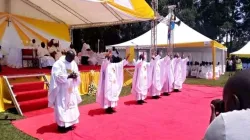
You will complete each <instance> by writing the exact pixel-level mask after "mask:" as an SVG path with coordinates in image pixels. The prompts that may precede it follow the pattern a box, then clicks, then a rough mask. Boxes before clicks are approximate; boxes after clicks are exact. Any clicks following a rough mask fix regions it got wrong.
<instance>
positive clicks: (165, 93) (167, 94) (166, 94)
mask: <svg viewBox="0 0 250 140" xmlns="http://www.w3.org/2000/svg"><path fill="white" fill-rule="evenodd" d="M162 95H163V96H169V95H170V94H169V93H167V92H164V93H163V94H162Z"/></svg>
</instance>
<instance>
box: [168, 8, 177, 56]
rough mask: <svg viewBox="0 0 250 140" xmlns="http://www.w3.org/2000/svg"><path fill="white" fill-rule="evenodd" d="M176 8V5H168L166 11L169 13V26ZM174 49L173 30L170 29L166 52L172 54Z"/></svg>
mask: <svg viewBox="0 0 250 140" xmlns="http://www.w3.org/2000/svg"><path fill="white" fill-rule="evenodd" d="M175 8H176V5H170V6H168V13H169V19H168V26H169V28H171V21H172V20H173V19H172V18H173V16H175V15H174V9H175ZM167 39H168V38H167ZM173 50H174V30H170V39H168V48H167V52H168V53H169V54H171V55H173Z"/></svg>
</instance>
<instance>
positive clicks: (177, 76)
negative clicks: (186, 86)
mask: <svg viewBox="0 0 250 140" xmlns="http://www.w3.org/2000/svg"><path fill="white" fill-rule="evenodd" d="M188 60H189V59H188V57H187V58H183V59H182V58H181V57H180V56H179V54H178V53H177V54H176V55H175V56H174V59H173V68H174V85H173V86H174V91H175V92H179V91H180V90H181V89H182V84H183V83H184V81H185V80H186V75H187V74H186V73H187V70H186V68H187V66H184V65H187V62H188Z"/></svg>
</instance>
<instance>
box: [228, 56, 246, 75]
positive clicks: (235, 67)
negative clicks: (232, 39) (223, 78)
mask: <svg viewBox="0 0 250 140" xmlns="http://www.w3.org/2000/svg"><path fill="white" fill-rule="evenodd" d="M226 69H227V71H228V72H229V76H232V75H233V73H234V72H235V71H240V70H242V69H243V63H242V61H241V59H240V58H239V57H238V56H232V57H231V58H227V65H226Z"/></svg>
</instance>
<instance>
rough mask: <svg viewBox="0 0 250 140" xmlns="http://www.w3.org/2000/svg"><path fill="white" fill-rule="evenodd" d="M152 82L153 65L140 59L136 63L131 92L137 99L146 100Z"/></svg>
mask: <svg viewBox="0 0 250 140" xmlns="http://www.w3.org/2000/svg"><path fill="white" fill-rule="evenodd" d="M151 84H152V65H150V63H147V62H146V61H142V60H138V61H137V62H136V63H135V71H134V75H133V82H132V90H131V93H132V94H134V95H135V97H136V100H145V99H146V97H147V93H148V89H149V88H150V86H151Z"/></svg>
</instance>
